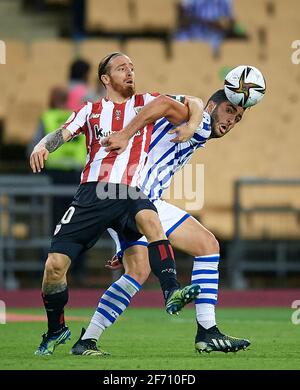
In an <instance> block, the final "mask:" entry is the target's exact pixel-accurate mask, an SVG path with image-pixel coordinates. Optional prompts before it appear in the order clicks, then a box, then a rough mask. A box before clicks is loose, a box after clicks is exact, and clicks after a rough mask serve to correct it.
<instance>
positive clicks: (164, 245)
mask: <svg viewBox="0 0 300 390" xmlns="http://www.w3.org/2000/svg"><path fill="white" fill-rule="evenodd" d="M148 252H149V262H150V267H151V270H152V272H153V273H154V275H155V276H157V277H158V279H159V282H160V286H161V288H162V291H163V294H164V298H165V300H167V299H168V296H169V294H170V292H171V291H173V290H175V289H177V288H179V287H180V284H179V283H178V281H177V278H176V265H175V259H174V252H173V248H172V246H171V244H170V242H169V240H160V241H154V242H151V244H149V245H148Z"/></svg>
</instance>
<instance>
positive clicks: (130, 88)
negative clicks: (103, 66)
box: [111, 79, 135, 99]
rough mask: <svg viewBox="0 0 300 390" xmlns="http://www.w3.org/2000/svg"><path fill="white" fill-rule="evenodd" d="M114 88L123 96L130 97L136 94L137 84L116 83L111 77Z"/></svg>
mask: <svg viewBox="0 0 300 390" xmlns="http://www.w3.org/2000/svg"><path fill="white" fill-rule="evenodd" d="M111 86H112V88H113V89H114V90H115V91H116V92H118V93H119V94H120V95H121V96H123V98H125V99H127V98H130V97H131V96H133V95H134V94H135V84H132V85H130V84H128V85H126V86H124V85H120V84H118V83H115V82H114V80H113V79H111Z"/></svg>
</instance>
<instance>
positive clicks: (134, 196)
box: [49, 182, 157, 260]
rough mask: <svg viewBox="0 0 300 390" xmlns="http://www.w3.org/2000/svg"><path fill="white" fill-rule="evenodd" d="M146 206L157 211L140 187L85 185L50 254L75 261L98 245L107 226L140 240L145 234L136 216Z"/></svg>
mask: <svg viewBox="0 0 300 390" xmlns="http://www.w3.org/2000/svg"><path fill="white" fill-rule="evenodd" d="M128 192H129V195H130V196H128ZM99 197H100V198H99ZM54 207H55V205H54ZM145 209H150V210H154V211H156V212H157V210H156V207H155V206H154V204H153V203H152V202H151V201H150V200H149V199H148V197H147V196H146V195H144V194H143V193H142V192H141V191H140V190H139V189H138V188H134V187H128V186H126V185H124V184H111V183H95V182H93V183H85V184H81V185H80V186H79V188H78V190H77V193H76V195H75V196H74V198H73V201H72V203H71V205H70V207H69V208H68V210H67V211H66V213H65V214H64V216H63V217H62V219H61V221H60V223H59V224H58V225H57V226H56V229H55V232H54V235H53V238H52V242H51V246H50V250H49V253H63V254H65V255H67V256H69V257H70V259H71V260H73V259H75V258H76V257H77V256H78V255H79V254H80V253H82V252H83V251H85V250H87V249H89V248H91V247H92V246H93V245H95V243H96V242H97V241H98V239H99V238H100V236H101V235H102V234H103V232H104V231H105V230H106V229H107V228H112V229H114V230H115V231H116V232H117V233H118V234H119V236H120V237H122V238H123V239H124V240H125V241H136V240H138V239H139V238H141V237H142V234H140V233H139V231H138V230H137V227H136V223H135V215H136V214H137V213H138V212H139V211H141V210H145Z"/></svg>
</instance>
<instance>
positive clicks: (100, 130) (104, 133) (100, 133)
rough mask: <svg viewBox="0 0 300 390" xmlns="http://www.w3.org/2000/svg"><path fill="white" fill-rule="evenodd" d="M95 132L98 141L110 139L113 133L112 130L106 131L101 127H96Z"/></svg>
mask: <svg viewBox="0 0 300 390" xmlns="http://www.w3.org/2000/svg"><path fill="white" fill-rule="evenodd" d="M94 132H95V137H96V139H100V138H103V137H109V136H110V135H111V133H112V132H111V130H104V129H103V128H102V127H99V125H94Z"/></svg>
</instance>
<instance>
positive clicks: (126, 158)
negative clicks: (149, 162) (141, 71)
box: [63, 93, 158, 186]
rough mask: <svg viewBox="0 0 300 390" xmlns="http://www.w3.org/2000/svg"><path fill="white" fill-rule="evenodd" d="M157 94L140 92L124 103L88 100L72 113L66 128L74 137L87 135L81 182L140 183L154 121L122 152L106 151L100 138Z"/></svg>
mask: <svg viewBox="0 0 300 390" xmlns="http://www.w3.org/2000/svg"><path fill="white" fill-rule="evenodd" d="M157 96H158V94H149V93H146V94H143V95H139V94H136V95H133V96H132V97H131V99H129V100H127V101H126V102H124V103H122V104H118V103H114V102H112V101H109V100H106V99H105V98H102V99H101V100H100V101H99V102H97V103H91V102H87V103H86V104H85V105H84V106H83V107H81V108H80V109H79V110H77V111H75V112H73V113H72V115H71V116H70V118H69V119H68V120H67V122H66V123H65V124H64V125H63V128H65V129H67V130H69V131H70V132H71V134H72V137H73V138H74V137H76V136H78V135H79V134H85V136H86V148H87V158H86V165H85V167H84V169H83V171H82V174H81V183H87V182H95V181H101V182H110V183H122V184H127V185H130V186H135V185H136V182H137V179H138V178H139V174H140V171H141V169H142V168H143V166H144V164H145V160H146V157H147V153H148V149H149V144H150V140H151V134H152V128H153V125H154V124H153V123H152V124H149V125H147V126H146V127H145V128H143V129H141V130H140V131H139V132H138V133H137V134H136V135H135V136H134V137H132V138H131V139H130V141H129V144H128V146H127V148H126V150H125V151H124V152H123V153H121V154H120V155H117V154H116V153H115V152H106V151H105V147H104V146H102V145H101V143H100V142H101V138H103V137H107V136H109V135H110V134H111V133H112V132H116V131H120V130H121V129H123V128H124V127H125V126H126V125H127V124H128V123H129V122H130V121H131V120H132V119H133V118H134V117H135V115H137V113H138V112H139V111H140V110H141V108H142V107H143V106H145V105H146V104H147V103H149V102H151V101H152V100H154V99H155V97H157Z"/></svg>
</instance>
